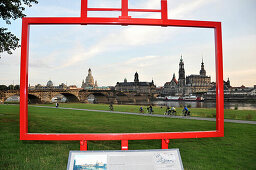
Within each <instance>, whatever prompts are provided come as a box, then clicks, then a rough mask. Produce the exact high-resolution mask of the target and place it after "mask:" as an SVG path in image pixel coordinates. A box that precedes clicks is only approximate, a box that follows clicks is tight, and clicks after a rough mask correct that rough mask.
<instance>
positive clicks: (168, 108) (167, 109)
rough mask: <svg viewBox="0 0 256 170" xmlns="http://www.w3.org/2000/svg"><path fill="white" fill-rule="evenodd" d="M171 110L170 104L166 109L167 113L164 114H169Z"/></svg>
mask: <svg viewBox="0 0 256 170" xmlns="http://www.w3.org/2000/svg"><path fill="white" fill-rule="evenodd" d="M169 110H170V107H169V106H167V107H166V110H165V113H164V115H167V114H169Z"/></svg>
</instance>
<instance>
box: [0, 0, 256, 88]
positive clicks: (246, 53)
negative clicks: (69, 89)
mask: <svg viewBox="0 0 256 170" xmlns="http://www.w3.org/2000/svg"><path fill="white" fill-rule="evenodd" d="M88 6H89V7H112V8H119V7H120V6H121V2H120V0H89V4H88ZM129 8H146V9H149V8H150V9H160V0H129ZM255 9H256V1H255V0H225V1H222V0H207V1H205V0H168V18H169V19H186V20H202V21H220V22H221V23H222V38H223V39H222V40H223V61H224V80H227V79H228V78H229V79H230V81H231V85H232V86H241V85H245V86H250V87H251V86H253V85H256V77H255V75H256V56H255V54H256V12H255ZM25 13H26V15H27V16H28V17H79V16H80V0H72V1H69V0H39V4H37V5H34V6H33V7H31V8H26V11H25ZM129 14H130V15H131V16H132V17H134V18H160V14H158V13H134V12H133V13H129ZM119 15H120V13H119V12H89V14H88V16H89V17H93V16H97V17H118V16H119ZM0 24H1V25H3V26H6V25H5V24H4V22H3V21H0ZM21 26H22V25H21V19H18V20H15V21H12V24H11V25H8V28H9V30H10V31H12V32H13V33H14V34H16V35H17V36H18V37H20V36H21ZM181 55H182V58H183V60H184V63H185V73H186V75H191V74H199V70H200V65H201V61H202V59H203V60H204V63H205V69H206V74H207V75H208V76H211V80H212V81H215V79H216V78H215V46H214V30H213V29H206V28H182V27H152V26H111V25H107V26H103V25H33V26H31V28H30V49H29V83H30V84H31V85H36V84H38V83H39V84H42V85H46V83H47V81H48V80H52V81H53V84H54V85H59V84H61V83H67V84H68V85H77V86H78V87H81V85H82V81H83V79H85V78H86V76H87V74H88V69H89V68H91V70H92V74H93V77H94V79H95V80H97V83H98V85H99V86H114V85H115V84H116V82H122V81H123V80H124V78H127V80H128V81H133V80H134V74H135V72H136V71H137V72H138V73H139V79H140V81H152V79H153V80H154V82H155V84H156V85H157V86H163V85H164V83H165V82H168V81H170V80H171V79H172V76H173V74H174V73H175V75H176V78H177V79H178V69H179V60H180V57H181ZM19 70H20V49H17V50H15V51H14V52H13V54H12V55H8V54H6V53H3V54H1V59H0V73H1V74H0V84H6V85H9V84H19V73H20V71H19Z"/></svg>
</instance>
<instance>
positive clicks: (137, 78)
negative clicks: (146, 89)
mask: <svg viewBox="0 0 256 170" xmlns="http://www.w3.org/2000/svg"><path fill="white" fill-rule="evenodd" d="M134 82H139V74H138V73H137V71H136V73H135V74H134Z"/></svg>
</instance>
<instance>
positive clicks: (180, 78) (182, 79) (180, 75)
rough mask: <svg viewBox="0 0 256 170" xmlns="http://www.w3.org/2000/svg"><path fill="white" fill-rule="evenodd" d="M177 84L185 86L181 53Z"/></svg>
mask: <svg viewBox="0 0 256 170" xmlns="http://www.w3.org/2000/svg"><path fill="white" fill-rule="evenodd" d="M178 81H179V86H180V87H184V86H185V69H184V62H183V59H182V55H181V58H180V64H179V80H178Z"/></svg>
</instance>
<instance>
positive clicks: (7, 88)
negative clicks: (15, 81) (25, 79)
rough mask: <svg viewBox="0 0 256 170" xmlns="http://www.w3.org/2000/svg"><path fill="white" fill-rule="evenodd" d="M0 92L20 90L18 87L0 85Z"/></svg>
mask: <svg viewBox="0 0 256 170" xmlns="http://www.w3.org/2000/svg"><path fill="white" fill-rule="evenodd" d="M0 90H3V91H5V90H20V85H12V84H11V85H9V86H6V85H0Z"/></svg>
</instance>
